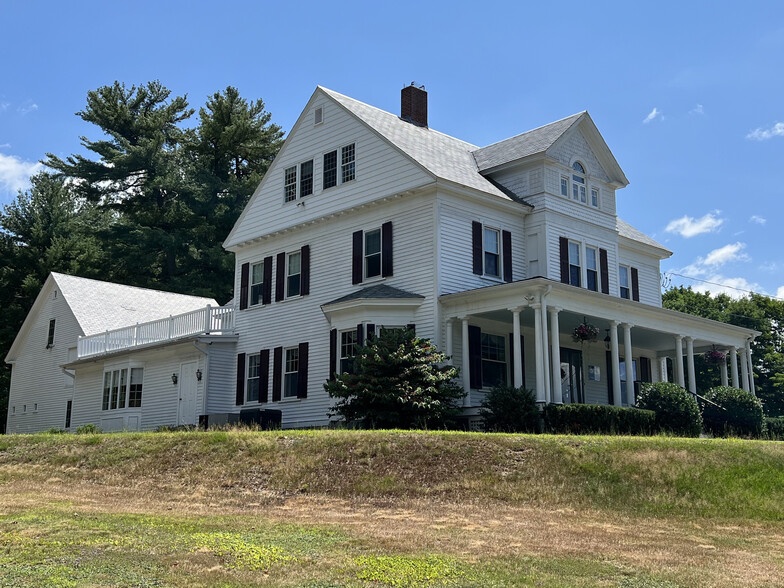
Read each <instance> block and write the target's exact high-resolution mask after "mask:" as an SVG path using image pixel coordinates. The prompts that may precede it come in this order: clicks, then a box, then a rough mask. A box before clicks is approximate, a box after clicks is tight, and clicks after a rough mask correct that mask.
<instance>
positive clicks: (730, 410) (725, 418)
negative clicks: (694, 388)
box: [702, 386, 764, 437]
mask: <svg viewBox="0 0 784 588" xmlns="http://www.w3.org/2000/svg"><path fill="white" fill-rule="evenodd" d="M705 398H706V399H708V400H711V401H712V402H713V403H715V404H713V403H710V402H706V403H704V406H703V409H702V419H703V422H704V423H705V430H707V431H709V432H711V433H712V434H713V435H714V436H715V437H727V436H734V435H741V436H747V437H760V436H761V435H762V431H763V425H764V414H763V412H762V403H761V402H760V401H759V398H757V397H756V396H754V394H752V393H751V392H747V391H745V390H741V389H740V388H732V387H731V386H716V387H715V388H711V389H710V390H708V392H706V393H705ZM716 405H718V406H716Z"/></svg>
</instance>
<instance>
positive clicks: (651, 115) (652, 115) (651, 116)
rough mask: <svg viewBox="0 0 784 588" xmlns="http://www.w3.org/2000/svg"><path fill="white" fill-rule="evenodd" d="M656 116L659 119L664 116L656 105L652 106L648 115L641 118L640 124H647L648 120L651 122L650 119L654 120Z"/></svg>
mask: <svg viewBox="0 0 784 588" xmlns="http://www.w3.org/2000/svg"><path fill="white" fill-rule="evenodd" d="M657 117H658V118H659V119H663V118H664V117H663V116H662V113H661V111H660V110H659V109H658V108H656V107H655V106H654V107H653V110H651V111H650V113H648V116H646V117H645V118H644V119H643V120H642V124H644V125H647V124H648V123H649V122H651V121H652V120H654V119H655V118H657Z"/></svg>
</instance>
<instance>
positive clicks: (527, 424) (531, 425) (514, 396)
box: [479, 386, 539, 433]
mask: <svg viewBox="0 0 784 588" xmlns="http://www.w3.org/2000/svg"><path fill="white" fill-rule="evenodd" d="M479 414H480V415H481V416H482V419H483V420H484V424H485V430H487V431H497V432H500V433H536V432H538V430H539V407H538V405H537V404H536V394H535V393H534V392H533V391H532V390H526V389H525V388H515V387H514V386H495V387H493V388H492V389H491V390H490V391H489V392H488V393H487V395H486V396H485V399H484V400H483V401H482V406H481V408H480V409H479Z"/></svg>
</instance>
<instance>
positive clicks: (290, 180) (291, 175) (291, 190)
mask: <svg viewBox="0 0 784 588" xmlns="http://www.w3.org/2000/svg"><path fill="white" fill-rule="evenodd" d="M284 176H285V179H284V182H283V201H284V202H291V201H292V200H296V199H297V166H296V165H295V166H293V167H289V168H286V171H285V172H284Z"/></svg>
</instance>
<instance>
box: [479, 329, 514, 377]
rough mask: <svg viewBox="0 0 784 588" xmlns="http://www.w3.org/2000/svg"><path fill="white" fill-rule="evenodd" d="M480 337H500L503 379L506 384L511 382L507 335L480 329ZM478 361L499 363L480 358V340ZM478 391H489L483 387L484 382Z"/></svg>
mask: <svg viewBox="0 0 784 588" xmlns="http://www.w3.org/2000/svg"><path fill="white" fill-rule="evenodd" d="M482 335H492V336H494V337H500V338H501V339H502V340H503V342H504V361H503V364H504V378H505V379H506V382H507V383H508V382H511V381H512V379H513V374H511V373H510V368H511V362H510V360H511V355H510V353H509V337H508V336H507V335H504V334H502V333H494V332H492V331H489V330H485V329H482ZM479 360H480V361H490V362H494V363H501V362H500V361H498V360H495V359H485V358H484V357H483V356H482V344H481V339H480V343H479ZM480 390H490V388H488V387H485V384H484V382H482V387H481V388H480Z"/></svg>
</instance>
